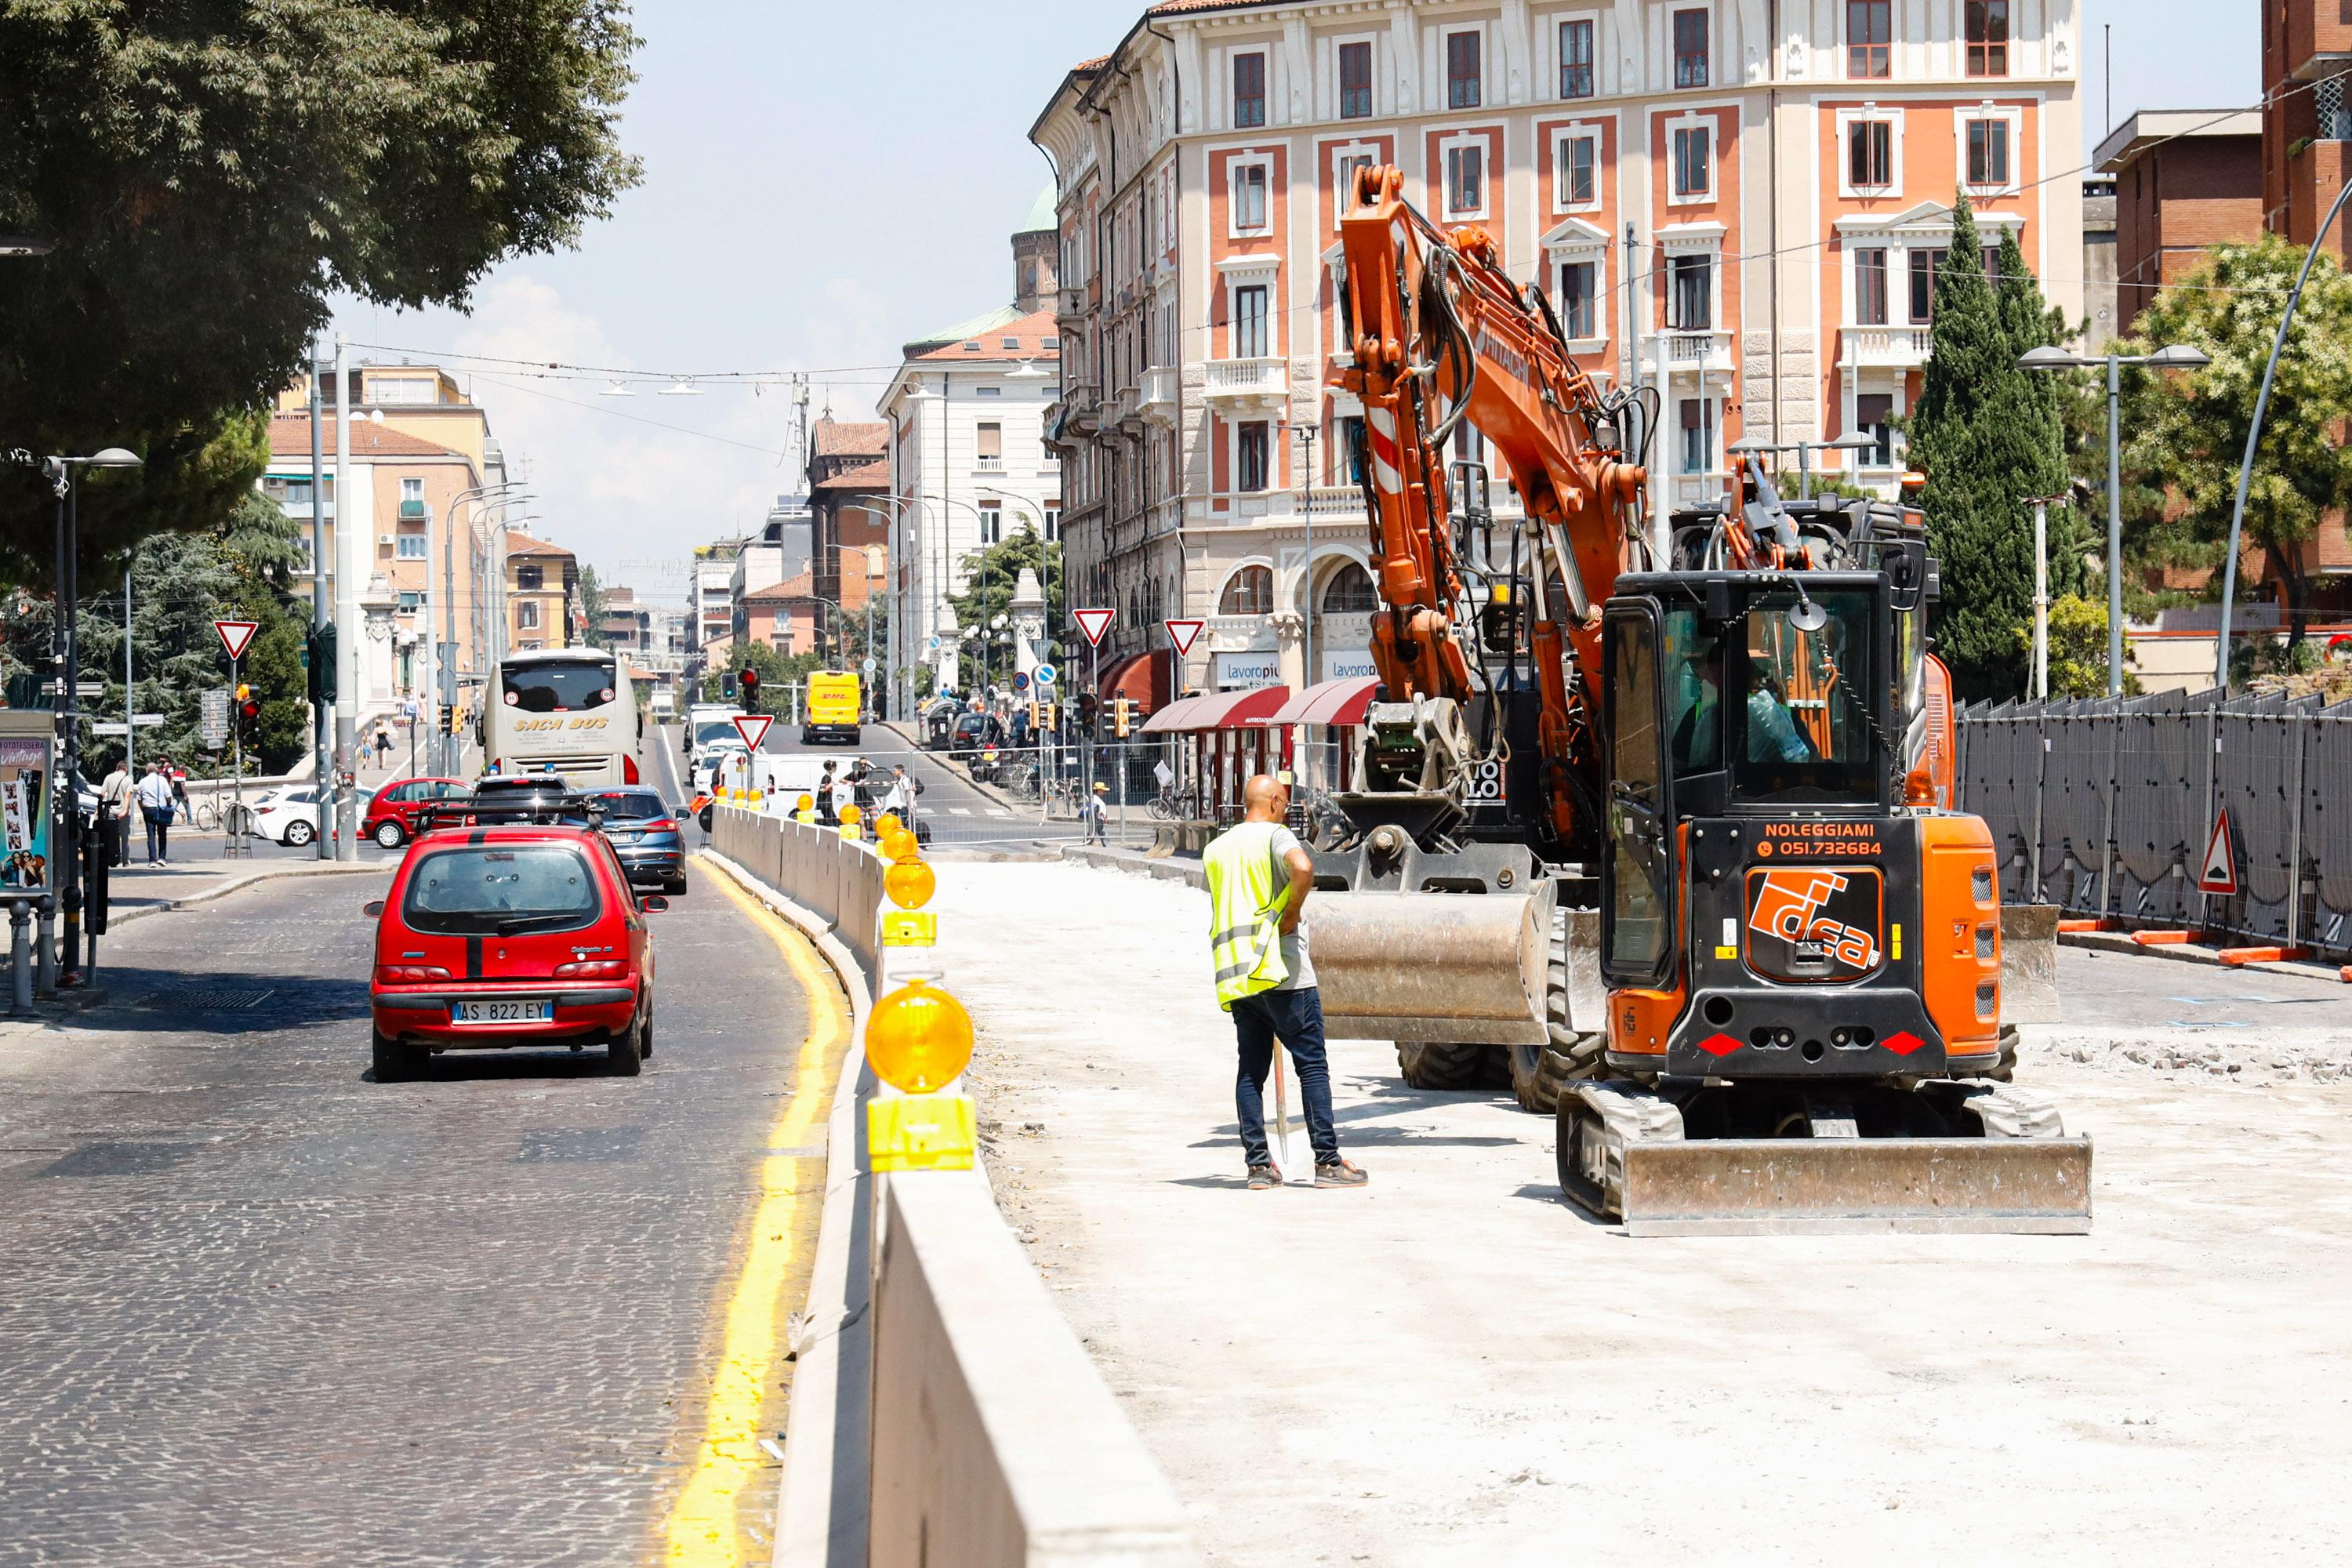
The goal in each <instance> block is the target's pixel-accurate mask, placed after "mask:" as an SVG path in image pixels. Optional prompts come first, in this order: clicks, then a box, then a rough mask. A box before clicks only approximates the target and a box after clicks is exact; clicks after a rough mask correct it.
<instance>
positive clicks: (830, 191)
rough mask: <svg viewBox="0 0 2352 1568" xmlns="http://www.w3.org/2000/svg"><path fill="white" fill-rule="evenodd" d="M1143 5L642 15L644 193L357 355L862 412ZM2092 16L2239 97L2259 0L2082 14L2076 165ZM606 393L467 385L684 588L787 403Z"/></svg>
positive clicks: (2094, 65)
mask: <svg viewBox="0 0 2352 1568" xmlns="http://www.w3.org/2000/svg"><path fill="white" fill-rule="evenodd" d="M1139 10H1140V3H1139V0H863V3H861V4H839V3H837V0H826V3H822V4H820V3H813V0H695V3H694V4H691V5H689V4H687V3H686V0H641V4H640V5H639V8H638V13H637V18H636V22H637V27H638V30H639V31H640V32H641V33H642V34H643V35H644V37H645V47H644V48H643V50H642V51H641V52H640V54H639V56H638V58H637V67H638V70H639V73H640V77H641V79H640V80H639V82H638V84H637V86H636V88H635V90H634V92H633V93H632V94H631V97H630V100H629V103H628V107H627V110H626V118H625V122H624V125H623V134H624V137H625V140H626V142H627V143H628V145H629V147H630V148H631V150H632V151H634V152H635V153H637V154H638V155H639V156H641V157H642V158H643V159H644V160H645V163H646V182H645V184H643V185H642V186H640V187H639V188H638V189H636V190H635V191H633V192H631V193H630V194H629V195H626V196H625V197H624V198H623V199H622V201H621V203H620V205H619V206H618V209H617V210H616V211H615V213H614V216H613V218H612V219H611V220H610V221H609V222H606V223H604V224H600V225H597V226H594V227H593V228H591V229H590V230H589V232H588V233H587V234H586V236H585V237H583V244H582V247H581V248H580V249H579V250H578V251H577V252H573V253H570V254H566V255H561V256H554V257H532V258H523V259H521V260H518V261H513V262H509V263H508V264H507V265H505V266H503V267H501V268H498V269H497V270H496V271H495V272H494V273H493V274H492V275H491V276H490V277H489V278H488V279H486V280H485V281H484V283H483V284H482V286H481V288H480V289H478V292H477V295H476V298H475V300H474V307H475V309H474V313H473V314H472V316H471V317H466V316H461V315H458V314H457V313H455V312H451V311H446V310H436V311H427V312H423V313H420V314H416V315H405V316H404V315H400V314H396V313H394V312H388V311H383V312H380V311H376V310H371V309H369V308H367V307H364V306H354V307H352V308H350V309H347V310H344V311H343V312H342V314H341V318H340V319H339V323H338V324H339V326H340V327H341V330H342V331H345V332H346V333H348V334H349V335H350V336H351V337H352V339H353V340H354V341H355V342H373V343H383V344H391V345H395V347H396V348H407V349H415V350H418V351H424V352H426V353H430V352H433V351H439V350H462V351H465V352H467V353H478V354H493V355H507V356H512V357H515V358H518V359H528V360H533V361H541V362H543V361H546V360H561V361H564V362H567V363H587V364H597V365H619V366H626V367H631V368H642V369H646V370H659V371H685V372H698V371H724V370H773V371H780V372H781V371H791V370H808V371H812V372H823V373H824V374H819V375H817V376H816V377H815V378H814V379H815V387H816V390H815V403H816V407H817V408H818V409H821V408H822V407H823V406H824V404H825V402H826V401H827V400H828V398H829V400H830V402H831V404H832V405H833V408H834V411H835V414H836V415H837V416H840V417H842V418H845V419H858V418H872V417H873V405H874V400H875V398H876V396H877V395H878V394H879V393H880V391H881V389H882V385H883V384H884V382H885V381H886V380H887V375H888V370H887V368H886V367H888V366H891V365H893V364H895V363H896V362H897V358H898V344H899V343H901V342H904V341H905V340H906V339H908V338H909V337H912V336H914V335H916V334H918V333H919V332H922V331H929V330H930V329H932V328H936V327H939V326H942V325H945V324H947V323H949V322H951V321H959V320H961V319H963V318H964V317H967V316H970V315H973V314H976V313H978V312H980V311H982V310H988V309H990V308H992V307H993V306H996V305H999V304H1002V303H1003V302H1004V301H1005V300H1006V299H1008V298H1009V297H1010V295H1011V291H1012V263H1011V259H1010V255H1009V252H1008V250H1007V247H1006V237H1007V235H1008V234H1009V233H1010V231H1011V228H1012V226H1013V224H1014V223H1015V222H1017V221H1018V220H1019V219H1020V217H1021V216H1023V215H1024V213H1026V212H1027V210H1028V208H1029V204H1030V203H1031V201H1032V200H1033V199H1034V197H1035V196H1036V194H1037V192H1038V190H1039V189H1040V187H1042V186H1043V185H1044V184H1045V183H1046V182H1047V181H1048V179H1049V178H1050V177H1051V172H1050V170H1049V169H1048V168H1047V166H1046V163H1045V158H1044V157H1043V155H1042V154H1040V153H1038V152H1037V150H1036V149H1035V148H1034V147H1033V146H1031V145H1030V144H1029V142H1028V140H1027V137H1026V134H1025V133H1026V132H1027V130H1028V128H1029V126H1030V124H1031V122H1032V121H1034V119H1035V118H1036V115H1037V113H1038V110H1040V109H1041V108H1042V107H1043V105H1044V103H1045V96H1046V94H1047V93H1048V92H1050V91H1051V90H1052V89H1053V87H1054V85H1055V82H1057V81H1058V80H1059V79H1061V76H1062V74H1063V73H1064V72H1065V71H1066V69H1067V68H1069V67H1070V66H1071V65H1072V64H1074V63H1076V61H1078V60H1080V59H1083V58H1087V57H1088V56H1092V55H1097V54H1101V53H1103V52H1105V51H1107V50H1108V49H1109V48H1110V47H1111V46H1112V45H1113V44H1115V43H1116V42H1118V39H1119V38H1120V37H1122V36H1123V35H1124V34H1125V33H1126V31H1127V29H1128V27H1129V26H1131V25H1132V24H1133V22H1134V21H1135V19H1136V16H1138V14H1139ZM2217 17H2224V18H2227V22H2228V25H2227V26H2221V25H2217V22H2216V18H2217ZM2107 22H2113V23H2115V25H2116V37H2115V68H2116V84H2115V112H2116V119H2117V120H2118V121H2120V120H2122V119H2123V118H2124V117H2125V116H2126V115H2128V114H2129V113H2130V112H2131V111H2132V110H2135V109H2138V108H2209V107H2230V106H2233V105H2238V104H2245V103H2251V102H2252V100H2253V99H2254V97H2255V94H2256V92H2257V90H2258V86H2259V84H2258V80H2257V77H2258V70H2259V66H2258V50H2259V45H2260V38H2259V29H2258V26H2257V22H2256V13H2255V10H2254V5H2253V0H2087V4H2086V5H2085V6H2084V23H2083V26H2082V28H2081V37H2082V41H2083V66H2084V115H2083V120H2084V139H2085V140H2084V149H2085V151H2086V152H2087V150H2088V148H2089V147H2090V146H2091V145H2093V144H2095V143H2096V142H2097V141H2098V140H2099V138H2100V136H2101V135H2102V133H2103V132H2104V129H2105V126H2104V112H2105V111H2104V110H2103V107H2102V104H2103V98H2104V90H2105V78H2104V72H2103V66H2102V62H2103V58H2104V54H2103V42H2102V35H2101V31H2100V29H2101V26H2102V25H2103V24H2105V23H2107ZM2192 40H2193V42H2192ZM353 353H355V354H366V355H370V356H373V357H375V358H379V359H383V358H393V357H397V355H396V353H386V352H384V351H383V350H377V349H354V350H353ZM852 367H870V368H863V369H859V368H852ZM600 386H601V384H600V383H582V382H576V381H553V380H546V381H540V380H531V379H528V378H523V377H520V376H517V377H509V376H496V377H493V376H490V375H488V374H478V375H476V376H475V377H474V378H473V388H474V395H475V397H476V399H477V400H478V402H480V403H481V404H482V405H484V406H485V407H487V408H488V410H489V411H490V417H491V422H492V427H493V429H494V430H495V431H496V432H497V433H498V434H499V437H501V439H502V440H503V441H504V442H505V444H506V447H507V449H508V451H509V453H510V454H513V455H515V456H516V457H517V458H520V460H521V462H522V463H523V464H524V465H526V466H527V471H528V473H529V475H530V479H531V488H532V489H534V490H535V491H536V492H537V494H538V496H539V498H540V499H539V500H537V501H536V502H535V503H533V504H532V506H531V507H530V510H533V511H537V512H539V513H541V514H542V516H543V517H544V519H545V521H543V522H541V523H536V524H532V525H531V528H532V531H534V532H539V533H542V534H543V535H544V536H546V537H549V538H552V539H554V540H555V541H557V542H560V543H562V544H564V545H566V546H568V547H570V548H571V549H572V550H575V551H577V552H579V553H580V554H581V556H582V557H583V559H584V560H586V561H588V562H590V563H593V564H594V565H596V567H597V568H598V569H599V571H600V572H602V573H604V575H605V577H606V579H607V580H608V581H614V582H625V583H629V584H633V585H635V586H636V587H638V588H639V589H640V590H641V591H644V592H646V593H649V594H651V595H656V596H661V597H671V596H674V595H678V594H680V593H681V592H682V586H681V584H680V583H679V581H678V580H677V575H676V574H677V570H678V569H679V568H678V565H677V563H682V562H683V561H684V560H685V559H686V558H687V556H688V553H689V552H690V550H691V548H692V546H693V545H695V544H697V543H699V542H705V541H707V540H709V539H712V538H716V537H719V536H721V535H723V534H725V533H728V532H730V531H739V530H740V529H742V528H745V527H747V526H749V525H750V524H751V523H753V522H755V521H757V520H758V518H759V517H760V516H761V515H762V514H763V513H764V511H765V510H766V507H767V505H768V503H769V501H770V500H772V497H773V496H774V495H775V494H776V493H777V492H778V491H781V490H782V489H787V488H789V487H790V486H791V485H792V484H793V482H794V480H795V479H796V475H797V469H796V467H795V466H794V464H793V462H792V461H791V460H789V459H785V460H782V461H780V460H779V458H777V457H776V456H775V455H774V454H775V453H777V452H779V451H781V450H782V448H783V447H786V446H787V445H788V441H787V437H786V430H787V428H788V426H789V422H790V419H791V414H792V410H791V405H790V404H789V402H788V401H787V400H786V399H785V397H784V396H782V395H781V394H780V393H779V392H777V391H775V390H772V389H771V390H769V391H767V392H765V393H764V394H762V395H759V396H756V397H755V396H753V395H751V393H750V392H748V391H744V390H740V389H714V390H712V391H710V392H709V393H708V394H707V395H703V396H700V397H662V396H657V395H654V392H655V389H654V388H653V387H651V386H640V387H638V388H636V392H637V394H638V395H636V396H634V397H630V398H608V397H604V396H600V395H599V389H600ZM558 399H568V400H570V402H568V403H567V402H563V401H558ZM579 405H585V406H579ZM813 412H814V410H813ZM623 414H626V415H628V416H634V418H635V419H639V420H654V421H658V422H659V423H661V424H666V425H676V426H686V427H688V429H690V430H693V431H697V432H700V433H701V434H700V435H686V434H677V433H674V432H672V431H669V430H664V429H659V428H656V427H654V426H648V425H645V424H639V423H633V422H632V421H631V420H630V419H625V418H622V417H620V416H621V415H623ZM706 437H723V438H724V439H723V440H714V439H709V438H706ZM728 442H734V443H740V445H729V444H727V443H728Z"/></svg>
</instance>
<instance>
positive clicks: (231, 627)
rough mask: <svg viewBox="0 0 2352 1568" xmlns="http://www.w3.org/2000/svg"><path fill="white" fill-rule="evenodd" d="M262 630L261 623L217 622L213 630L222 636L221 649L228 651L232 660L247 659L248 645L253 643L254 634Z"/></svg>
mask: <svg viewBox="0 0 2352 1568" xmlns="http://www.w3.org/2000/svg"><path fill="white" fill-rule="evenodd" d="M260 629H261V623H260V622H259V621H215V622H214V623H213V630H214V631H215V632H217V633H219V634H220V640H221V647H225V648H226V649H228V656H229V658H231V659H239V658H244V657H245V649H246V645H247V644H248V643H250V642H251V641H253V634H254V633H256V632H257V631H259V630H260Z"/></svg>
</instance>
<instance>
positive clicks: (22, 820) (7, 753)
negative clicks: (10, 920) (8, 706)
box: [0, 737, 49, 889]
mask: <svg viewBox="0 0 2352 1568" xmlns="http://www.w3.org/2000/svg"><path fill="white" fill-rule="evenodd" d="M48 777H49V743H48V742H47V741H41V740H27V739H24V738H20V737H10V738H7V739H5V740H0V847H5V852H6V858H5V861H0V888H5V889H37V888H46V887H47V886H48V879H49V799H48Z"/></svg>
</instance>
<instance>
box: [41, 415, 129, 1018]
mask: <svg viewBox="0 0 2352 1568" xmlns="http://www.w3.org/2000/svg"><path fill="white" fill-rule="evenodd" d="M139 466H140V459H139V457H138V455H137V454H135V453H132V452H127V451H125V450H123V449H122V448H121V447H106V448H104V449H103V450H101V451H98V452H93V453H92V454H90V455H89V457H87V458H62V457H50V458H43V459H42V460H41V472H42V474H43V475H44V476H46V477H47V479H48V481H49V488H50V489H52V490H53V491H55V492H56V495H57V498H58V540H57V547H58V556H57V577H58V584H57V591H58V620H57V629H56V638H57V656H58V709H57V729H58V787H57V789H56V791H55V795H54V798H55V799H56V800H57V802H58V816H57V821H56V827H57V842H56V843H55V845H53V846H52V847H51V851H50V864H51V865H53V866H55V867H57V868H58V878H57V889H58V916H59V918H60V921H61V926H60V930H59V933H58V934H59V936H60V938H61V940H60V942H58V964H59V967H60V969H61V970H62V971H63V973H62V974H61V976H60V978H61V979H66V978H68V977H74V978H78V977H79V972H80V969H81V963H82V959H81V910H82V889H81V734H80V731H81V715H80V713H79V710H77V708H76V706H75V695H74V687H75V685H76V684H77V682H79V679H80V675H81V671H80V668H79V662H78V660H77V658H76V646H75V626H74V603H75V600H76V599H77V598H78V597H79V595H80V593H81V567H80V562H81V538H80V521H81V519H80V501H81V497H80V493H79V491H78V490H77V489H75V488H74V483H73V471H74V470H75V469H76V468H137V467H139ZM93 940H95V939H93ZM44 951H45V952H46V948H45V949H44Z"/></svg>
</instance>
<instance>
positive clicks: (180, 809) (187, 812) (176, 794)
mask: <svg viewBox="0 0 2352 1568" xmlns="http://www.w3.org/2000/svg"><path fill="white" fill-rule="evenodd" d="M163 776H164V777H165V778H167V779H169V780H170V781H171V783H172V813H173V816H176V817H177V818H178V819H179V820H180V821H182V822H184V823H186V824H188V825H189V826H192V827H193V826H195V821H196V808H195V807H194V806H192V805H189V804H188V770H187V769H185V768H184V767H182V766H180V765H179V764H178V763H174V762H173V761H172V760H171V759H170V758H168V757H167V758H165V759H164V760H163Z"/></svg>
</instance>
